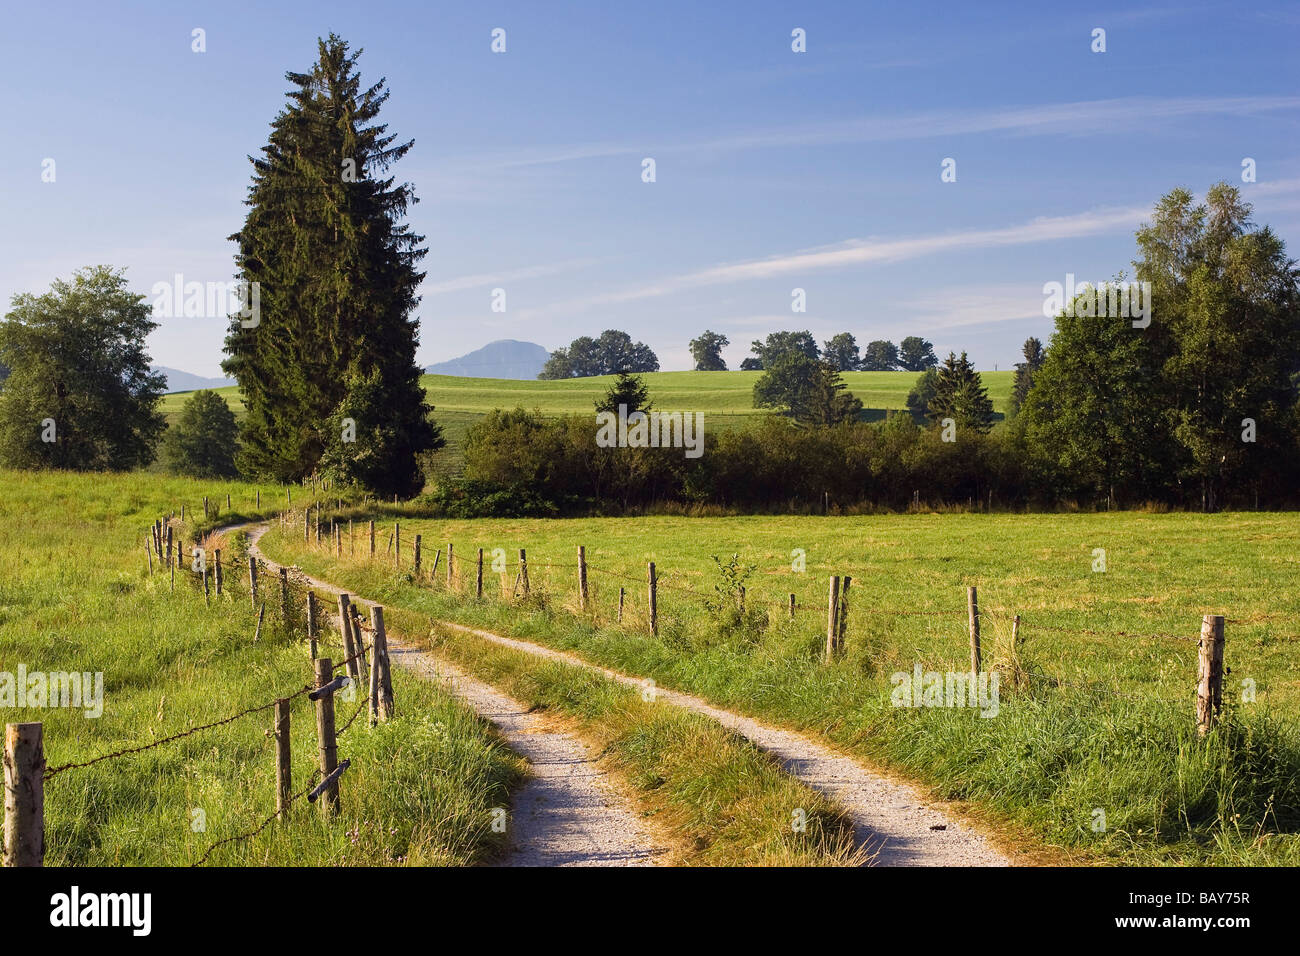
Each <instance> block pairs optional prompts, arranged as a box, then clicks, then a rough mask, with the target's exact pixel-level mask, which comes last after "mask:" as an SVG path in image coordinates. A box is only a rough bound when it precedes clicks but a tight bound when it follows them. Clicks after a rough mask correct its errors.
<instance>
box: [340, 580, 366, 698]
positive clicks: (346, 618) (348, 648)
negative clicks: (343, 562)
mask: <svg viewBox="0 0 1300 956" xmlns="http://www.w3.org/2000/svg"><path fill="white" fill-rule="evenodd" d="M339 634H340V635H342V637H343V659H344V660H345V661H347V665H346V666H347V671H348V676H349V677H351V678H352V679H353V680H356V681H359V680H360V678H361V672H360V671H359V670H358V669H357V648H356V642H354V641H353V640H352V599H351V598H350V597H348V594H347V592H346V591H345V592H343V593H342V594H340V595H339ZM357 636H358V637H360V635H357Z"/></svg>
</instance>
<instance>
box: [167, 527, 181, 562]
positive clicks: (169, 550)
mask: <svg viewBox="0 0 1300 956" xmlns="http://www.w3.org/2000/svg"><path fill="white" fill-rule="evenodd" d="M176 558H177V560H180V548H177V549H176ZM167 563H168V564H171V563H172V526H171V525H168V526H167Z"/></svg>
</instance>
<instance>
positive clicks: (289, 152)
mask: <svg viewBox="0 0 1300 956" xmlns="http://www.w3.org/2000/svg"><path fill="white" fill-rule="evenodd" d="M318 47H319V60H318V62H317V63H316V64H315V65H314V66H313V67H312V69H311V71H310V72H308V73H294V72H289V73H286V74H285V77H286V79H287V80H288V81H289V83H290V84H291V89H290V90H289V92H288V94H287V97H288V102H287V103H286V105H285V106H284V108H283V109H282V110H281V112H280V113H279V115H278V116H276V118H275V120H274V121H273V122H272V124H271V135H270V140H269V142H268V143H267V145H266V146H265V147H263V149H262V155H261V156H258V157H250V161H251V162H252V164H253V181H252V185H251V186H250V187H249V193H248V198H247V200H246V205H247V206H248V207H249V211H248V216H247V219H246V220H245V223H244V227H243V229H241V230H240V231H239V232H238V233H236V234H235V235H234V236H232V237H231V238H232V239H233V240H234V241H235V242H237V243H238V246H239V249H238V253H237V264H238V267H239V273H240V276H239V277H240V279H241V280H243V281H244V282H245V283H249V284H250V287H251V284H252V283H256V284H257V286H256V288H257V296H256V299H253V298H252V297H251V296H250V297H249V298H248V299H246V303H247V302H248V301H255V302H256V304H257V306H258V309H257V310H256V311H255V312H254V313H253V314H252V315H251V316H249V315H242V316H233V317H232V318H231V323H230V330H229V332H228V334H227V336H226V353H227V356H228V357H227V359H226V361H225V362H224V363H223V366H222V367H223V368H224V369H225V370H226V372H227V374H229V375H231V376H233V377H234V378H235V379H237V380H238V382H239V385H240V388H241V389H242V391H243V394H244V402H245V405H246V406H247V410H248V414H247V416H246V418H245V420H244V422H243V423H242V428H241V439H242V443H241V454H240V461H239V463H240V466H241V468H242V470H244V471H245V472H247V473H249V474H252V475H260V476H266V477H273V478H275V479H277V480H280V481H296V480H299V479H301V478H303V477H304V476H306V475H309V474H312V473H314V472H318V471H327V472H329V473H331V474H333V475H334V476H335V477H338V478H340V479H342V480H344V481H359V482H363V483H365V484H366V485H367V486H368V487H370V488H371V489H373V490H374V491H376V492H378V493H381V494H384V495H388V494H402V495H410V494H414V493H415V492H417V491H419V489H420V487H421V485H422V482H423V479H422V476H421V474H420V470H419V468H418V466H417V464H416V459H415V456H416V454H417V453H419V452H421V451H426V450H430V449H435V448H438V447H441V445H442V444H443V440H442V437H441V433H440V430H439V429H438V428H437V426H436V425H434V424H433V423H432V421H431V420H430V418H429V413H430V412H431V410H432V409H431V408H430V407H429V406H427V405H426V404H425V402H424V393H423V390H422V389H421V387H420V382H419V378H420V369H419V368H418V366H417V365H416V364H415V346H416V341H417V331H418V321H417V320H416V319H414V318H413V317H412V315H411V313H412V312H413V311H414V309H415V307H416V305H417V304H418V303H419V297H418V295H417V294H416V289H417V287H418V286H419V283H420V281H421V279H423V277H424V274H423V273H422V272H420V271H418V268H417V266H418V264H419V262H420V260H421V259H422V258H423V257H424V255H425V253H426V252H427V250H426V249H425V248H423V246H422V243H423V241H424V237H423V236H419V235H415V234H414V233H412V232H411V231H410V227H409V226H408V225H407V224H406V223H404V222H403V219H404V218H405V215H406V213H407V210H408V209H409V208H410V206H412V205H413V204H414V203H415V202H417V199H416V197H415V194H414V190H413V189H412V187H411V185H410V184H409V183H402V184H398V183H397V182H396V180H395V179H394V178H393V177H391V176H388V175H387V172H388V170H389V168H390V167H391V166H392V165H393V164H394V163H396V162H397V161H398V160H400V159H401V158H402V157H403V156H405V155H406V153H407V152H408V151H409V150H410V148H411V146H412V142H409V141H408V142H405V143H398V142H397V137H396V136H394V135H391V134H389V133H388V132H387V126H386V125H384V124H382V123H376V122H375V119H376V117H377V116H378V115H379V111H380V108H381V107H382V106H383V104H384V102H385V101H386V100H387V99H388V95H389V94H388V91H387V90H386V89H385V82H384V80H383V79H380V80H379V82H377V83H375V84H374V85H372V86H369V87H367V88H365V89H363V88H362V86H361V78H360V75H359V74H358V73H357V71H356V64H357V59H358V57H359V56H360V51H358V52H357V53H350V52H349V49H348V44H347V43H346V42H344V41H343V40H341V39H340V38H339V37H337V36H335V35H334V34H330V36H329V38H328V39H326V40H320V41H318Z"/></svg>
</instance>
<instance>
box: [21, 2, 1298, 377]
mask: <svg viewBox="0 0 1300 956" xmlns="http://www.w3.org/2000/svg"><path fill="white" fill-rule="evenodd" d="M196 29H197V30H202V31H203V34H202V37H203V40H204V46H205V49H204V51H203V52H196V51H195V50H194V49H193V47H194V45H195V39H194V31H195V30H196ZM498 29H499V30H504V31H505V33H504V36H505V51H504V52H494V51H493V49H492V44H493V31H494V30H498ZM1097 29H1102V30H1104V31H1105V51H1104V52H1094V50H1093V47H1094V46H1095V45H1096V40H1095V39H1094V31H1095V30H1097ZM795 30H802V31H803V36H804V38H805V46H806V49H805V50H804V51H803V52H796V51H795V50H794V49H793V48H792V47H793V46H794V45H795V43H796V41H795V39H794V38H793V37H792V33H793V31H795ZM331 31H333V32H336V33H338V34H340V35H341V36H343V37H344V38H345V39H347V40H348V41H349V42H350V43H351V44H352V46H353V48H354V49H355V48H362V49H363V50H364V53H363V55H362V57H361V60H360V64H359V66H360V70H361V74H362V79H363V81H367V82H371V81H374V80H376V79H378V78H380V77H386V78H387V82H388V87H389V89H390V90H391V94H392V95H391V98H390V100H389V101H388V104H387V105H386V107H385V110H384V112H383V114H381V120H382V121H384V122H387V123H388V124H389V128H390V131H392V132H394V133H396V134H398V135H399V136H400V137H402V138H403V139H413V140H414V141H415V145H414V148H413V149H412V150H411V152H410V153H409V154H408V155H407V157H406V158H405V159H404V160H403V161H402V162H401V163H400V164H399V165H398V166H397V167H396V168H395V170H394V172H395V174H396V175H397V176H398V177H399V178H400V179H402V180H405V181H407V182H410V183H411V184H412V185H413V186H414V187H415V191H416V194H417V196H418V197H419V199H420V203H419V204H418V205H417V206H416V207H414V209H413V210H412V211H411V214H410V217H409V218H410V222H411V225H412V227H413V229H414V230H415V231H416V232H419V233H422V234H423V235H425V236H426V237H427V246H428V249H429V254H428V256H427V258H426V259H425V260H424V263H423V268H424V269H425V271H426V273H427V274H426V277H425V280H424V283H423V287H422V295H423V299H422V301H421V304H420V306H419V308H418V310H417V312H416V315H417V316H418V318H419V320H420V344H419V350H418V353H417V359H418V361H419V362H420V364H421V365H424V364H429V363H432V362H438V361H442V360H445V359H449V358H453V357H456V356H458V355H461V354H463V353H465V352H468V351H471V350H473V349H475V348H478V347H479V346H482V345H484V344H485V343H487V342H489V341H492V340H494V339H501V338H514V339H524V340H528V341H533V342H538V343H540V344H542V345H544V346H546V347H547V348H549V349H554V348H558V347H561V346H564V345H566V344H567V343H568V342H569V341H571V340H572V339H573V338H575V337H577V336H579V335H593V336H594V335H597V334H599V333H600V332H601V331H602V330H604V329H607V328H616V329H623V330H625V331H627V332H628V333H629V334H630V335H631V336H632V337H633V338H634V339H637V340H640V341H644V342H646V343H647V344H649V345H650V346H651V347H652V348H653V349H654V350H655V351H656V353H657V354H658V356H659V360H660V363H661V367H662V368H664V369H665V370H674V369H686V368H690V367H691V357H690V352H689V348H688V343H689V342H690V340H691V339H692V338H694V337H695V336H697V335H698V334H699V333H700V332H701V331H703V330H705V329H712V330H713V331H715V332H720V333H722V334H724V335H726V336H727V337H728V338H729V339H730V343H731V344H730V345H729V346H728V347H727V348H726V349H725V350H724V357H725V358H726V359H727V360H728V362H729V364H730V365H731V367H733V368H734V367H736V366H737V365H739V363H740V361H741V360H742V359H743V358H744V357H746V355H747V354H748V353H749V343H750V341H751V340H753V339H755V338H761V337H763V336H765V335H766V334H767V333H769V332H772V331H776V330H782V329H791V330H802V329H810V330H811V331H812V332H813V333H814V335H815V336H816V337H817V338H818V340H819V341H824V340H825V339H828V338H830V337H831V336H832V335H834V334H835V333H837V332H841V331H848V332H852V333H853V334H854V335H855V336H856V338H857V340H858V342H859V343H860V344H862V345H865V344H866V343H867V342H868V341H870V340H873V339H881V338H884V339H891V340H893V341H894V342H897V341H899V340H900V339H901V338H902V337H904V336H906V335H921V336H923V337H925V338H927V339H929V340H931V341H932V342H933V343H934V345H935V349H936V351H937V352H939V353H940V354H941V355H943V354H946V353H947V352H948V351H949V350H956V351H958V352H960V351H962V350H967V351H968V352H969V354H970V357H971V358H972V359H973V360H974V361H975V363H976V365H977V366H978V367H980V368H982V369H991V368H994V367H998V368H1009V367H1010V366H1011V364H1012V363H1013V362H1015V361H1016V360H1017V358H1018V357H1019V351H1020V347H1021V344H1022V342H1023V341H1024V339H1025V338H1026V337H1027V336H1030V335H1036V336H1038V337H1040V338H1042V339H1043V340H1044V341H1046V340H1047V338H1048V337H1049V336H1050V333H1051V330H1052V322H1051V320H1050V319H1049V318H1047V317H1045V316H1044V315H1043V304H1044V300H1045V295H1044V290H1043V287H1044V284H1046V283H1049V282H1060V283H1065V281H1066V276H1067V274H1073V275H1074V276H1075V277H1076V281H1101V280H1105V279H1109V278H1112V277H1114V276H1115V275H1116V274H1117V273H1118V272H1120V271H1121V270H1129V271H1131V265H1130V262H1131V260H1132V259H1133V258H1134V256H1135V255H1136V251H1135V247H1134V240H1133V233H1134V230H1135V229H1136V228H1137V227H1138V226H1139V225H1140V224H1141V222H1142V221H1143V220H1144V218H1146V217H1147V216H1149V213H1150V210H1151V208H1152V205H1153V203H1154V202H1155V201H1156V200H1157V199H1158V198H1159V196H1161V195H1162V194H1163V193H1166V192H1168V191H1169V190H1170V189H1172V188H1174V187H1176V186H1185V187H1187V188H1190V189H1192V190H1193V191H1194V192H1195V193H1197V194H1198V195H1202V194H1204V192H1205V190H1206V189H1207V188H1208V187H1209V186H1210V185H1211V184H1213V183H1215V182H1217V181H1220V180H1227V181H1228V182H1231V183H1235V184H1238V185H1240V187H1241V189H1242V190H1243V193H1244V196H1245V198H1246V199H1247V201H1249V202H1251V203H1253V204H1254V209H1255V216H1254V219H1255V221H1256V222H1258V223H1260V224H1268V225H1270V226H1272V227H1273V228H1274V230H1276V231H1277V232H1278V233H1279V234H1280V235H1281V236H1282V237H1283V239H1285V240H1286V241H1287V244H1288V248H1289V250H1290V251H1291V253H1292V255H1293V256H1295V257H1297V258H1300V252H1297V248H1298V246H1300V150H1297V146H1298V145H1300V82H1297V81H1298V80H1300V65H1298V64H1300V56H1297V50H1300V42H1298V41H1300V4H1296V3H1294V2H1291V3H1283V2H1261V3H1253V4H1249V5H1242V4H1236V3H1233V4H1228V3H1208V4H1198V3H1195V2H1189V3H1173V2H1170V3H1165V4H1158V5H1152V6H1144V5H1134V4H1130V3H1115V4H1092V3H1089V4H1057V3H1024V4H1002V3H983V2H981V3H978V4H976V3H949V4H943V5H929V4H917V3H907V2H903V3H897V4H894V3H871V4H863V3H861V2H846V3H764V2H753V0H747V2H743V3H742V2H736V3H730V2H726V3H709V4H701V3H698V2H694V3H677V2H658V3H653V4H631V3H628V4H624V3H618V4H611V3H607V2H601V3H563V4H560V3H546V4H539V3H489V2H481V3H468V2H466V3H431V2H405V3H384V2H379V0H372V2H366V3H356V2H349V3H335V2H322V0H311V2H300V0H292V2H284V3H240V2H221V3H174V2H170V3H149V2H137V3H132V2H121V3H115V4H105V3H102V2H70V3H60V4H10V5H8V6H7V9H6V12H5V17H4V19H3V23H0V91H3V93H4V102H5V105H6V112H7V113H8V115H9V120H8V122H7V124H6V127H7V129H6V135H5V144H4V148H3V149H0V226H3V228H0V305H2V306H3V308H4V310H7V309H8V307H9V302H10V300H11V298H12V296H13V295H15V294H18V293H23V292H32V293H40V292H42V291H44V290H46V289H47V288H48V287H49V285H50V283H51V282H52V281H54V280H55V279H57V278H60V277H63V278H66V277H69V276H70V275H71V274H72V272H73V271H74V270H75V269H77V268H80V267H82V266H86V265H91V264H101V263H102V264H109V265H113V266H117V267H124V268H125V269H126V270H127V271H126V275H127V278H128V280H129V283H130V285H131V288H132V289H133V290H135V291H137V292H139V293H140V294H143V295H146V296H148V297H149V300H150V302H153V301H154V295H153V292H154V290H155V285H156V284H157V283H170V282H172V281H174V280H173V277H174V276H176V275H181V276H183V277H184V281H185V282H187V283H188V282H200V283H209V282H213V283H220V282H226V281H229V280H230V279H231V278H232V276H233V269H234V263H233V254H234V245H233V243H231V242H230V241H228V237H229V236H230V235H231V234H232V233H233V232H235V231H236V230H237V229H238V228H239V227H240V225H241V223H242V221H243V216H244V214H245V211H246V210H245V207H244V206H243V200H244V197H245V194H246V190H247V186H248V183H249V174H250V167H249V163H248V158H247V157H248V156H249V155H250V154H254V153H256V152H257V151H258V150H259V149H260V148H261V147H262V146H263V145H264V144H265V142H266V138H267V135H268V132H269V124H270V122H271V120H272V119H273V118H274V117H275V115H276V113H277V112H278V111H279V110H280V108H281V106H282V104H283V103H284V94H285V92H286V91H287V89H288V84H287V82H286V81H285V79H284V73H285V71H287V70H295V71H306V70H308V69H309V68H310V66H311V64H312V63H313V61H314V60H315V57H316V38H317V37H318V36H324V35H327V34H329V33H330V32H331ZM1247 158H1249V159H1253V160H1254V169H1255V181H1254V182H1243V166H1242V164H1243V161H1244V160H1246V159H1247ZM646 159H653V160H654V173H655V176H654V181H653V182H646V181H644V176H643V170H644V161H645V160H646ZM49 160H53V167H52V169H53V173H54V175H53V176H52V177H51V176H50V175H49V170H50V169H51V167H50V164H49V163H48V161H49ZM945 160H952V161H953V163H952V164H951V167H952V168H953V169H955V179H953V181H947V182H945V181H944V178H943V176H942V173H943V171H944V161H945ZM51 178H52V179H53V181H48V180H50V179H51ZM949 178H950V179H951V178H952V177H951V176H950V177H949ZM494 289H504V290H505V300H504V301H505V311H504V312H500V311H493V290H494ZM795 289H802V290H804V298H805V302H806V311H804V312H801V313H796V312H794V311H792V303H793V302H794V298H793V295H792V293H793V290H795ZM497 301H498V302H499V301H500V300H499V299H498V300H497ZM158 321H159V323H160V327H159V328H158V329H157V330H156V331H155V332H154V333H153V334H152V335H151V337H150V340H149V346H150V352H151V354H152V356H153V359H154V361H155V362H156V363H158V364H160V365H164V366H169V367H172V368H179V369H183V370H185V371H189V372H193V373H196V374H200V375H210V376H216V375H219V374H220V363H221V359H222V353H221V343H222V339H223V337H224V333H225V327H226V320H225V319H224V318H223V317H221V316H219V315H211V316H207V317H201V316H200V317H193V316H192V317H188V318H187V317H184V316H179V317H177V316H171V317H162V316H158ZM1155 321H1159V316H1158V314H1157V315H1156V316H1155Z"/></svg>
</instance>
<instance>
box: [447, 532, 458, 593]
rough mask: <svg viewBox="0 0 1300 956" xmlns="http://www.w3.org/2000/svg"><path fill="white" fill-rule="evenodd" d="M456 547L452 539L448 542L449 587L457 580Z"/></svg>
mask: <svg viewBox="0 0 1300 956" xmlns="http://www.w3.org/2000/svg"><path fill="white" fill-rule="evenodd" d="M455 575H456V549H455V547H454V546H453V545H452V543H451V542H450V541H448V542H447V589H448V590H451V587H452V585H453V584H455V582H456V578H455Z"/></svg>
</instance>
